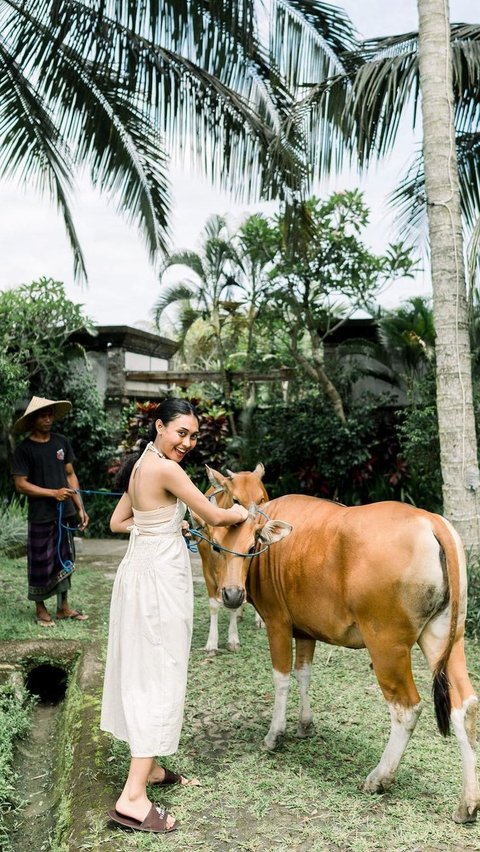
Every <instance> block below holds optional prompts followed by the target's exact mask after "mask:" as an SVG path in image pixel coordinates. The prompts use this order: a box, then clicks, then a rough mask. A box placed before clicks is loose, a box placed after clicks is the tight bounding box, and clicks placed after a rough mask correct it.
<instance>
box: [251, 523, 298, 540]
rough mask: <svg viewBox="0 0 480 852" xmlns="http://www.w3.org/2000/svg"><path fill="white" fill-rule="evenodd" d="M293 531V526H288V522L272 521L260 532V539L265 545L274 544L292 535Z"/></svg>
mask: <svg viewBox="0 0 480 852" xmlns="http://www.w3.org/2000/svg"><path fill="white" fill-rule="evenodd" d="M292 530H293V527H292V525H291V524H287V522H286V521H277V520H270V521H267V523H266V524H264V525H263V527H261V528H260V529H259V530H258V538H259V539H260V541H264V542H265V544H273V543H274V542H275V541H281V540H282V538H285V537H286V536H287V535H290V533H291V532H292Z"/></svg>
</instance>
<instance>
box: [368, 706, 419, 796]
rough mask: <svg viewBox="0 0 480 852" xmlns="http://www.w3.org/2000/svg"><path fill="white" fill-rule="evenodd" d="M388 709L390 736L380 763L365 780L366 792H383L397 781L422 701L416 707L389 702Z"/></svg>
mask: <svg viewBox="0 0 480 852" xmlns="http://www.w3.org/2000/svg"><path fill="white" fill-rule="evenodd" d="M388 709H389V711H390V720H391V727H390V737H389V740H388V743H387V745H386V747H385V750H384V752H383V754H382V756H381V758H380V763H379V764H378V766H376V767H375V769H373V770H372V772H370V775H368V777H367V778H366V780H365V784H364V785H363V789H364V791H365V792H366V793H383V792H384V790H388V788H389V787H391V785H392V784H393V782H394V781H395V773H396V771H397V769H398V764H399V763H400V761H401V759H402V756H403V753H404V751H405V749H406V747H407V745H408V741H409V739H410V737H411V736H412V733H413V731H414V730H415V725H416V724H417V722H418V718H419V716H420V713H421V712H422V702H421V701H419V702H418V704H416V705H415V706H414V707H402V706H400V705H399V704H390V702H388Z"/></svg>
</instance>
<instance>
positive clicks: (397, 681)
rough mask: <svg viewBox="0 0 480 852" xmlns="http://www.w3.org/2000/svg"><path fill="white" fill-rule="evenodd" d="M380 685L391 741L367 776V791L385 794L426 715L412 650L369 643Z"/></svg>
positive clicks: (404, 647)
mask: <svg viewBox="0 0 480 852" xmlns="http://www.w3.org/2000/svg"><path fill="white" fill-rule="evenodd" d="M367 648H368V649H369V651H370V655H371V658H372V663H373V668H374V670H375V674H376V676H377V678H378V683H379V685H380V688H381V690H382V692H383V694H384V696H385V699H386V701H387V704H388V709H389V712H390V737H389V740H388V743H387V745H386V747H385V750H384V752H383V754H382V756H381V758H380V763H379V764H378V766H376V767H375V769H373V771H372V772H370V774H369V775H368V776H367V778H366V780H365V783H364V785H363V789H364V790H365V792H367V793H383V792H384V790H388V788H389V787H390V786H391V785H392V784H393V782H394V781H395V775H396V771H397V769H398V765H399V763H400V761H401V759H402V756H403V753H404V751H405V749H406V747H407V745H408V742H409V740H410V737H411V735H412V733H413V731H414V729H415V725H416V724H417V721H418V718H419V716H420V713H421V711H422V706H421V701H420V696H419V694H418V691H417V688H416V686H415V683H414V680H413V675H412V668H411V658H410V647H409V646H407V645H404V646H392V645H383V646H382V647H381V648H379V647H378V646H377V645H376V643H371V644H368V643H367Z"/></svg>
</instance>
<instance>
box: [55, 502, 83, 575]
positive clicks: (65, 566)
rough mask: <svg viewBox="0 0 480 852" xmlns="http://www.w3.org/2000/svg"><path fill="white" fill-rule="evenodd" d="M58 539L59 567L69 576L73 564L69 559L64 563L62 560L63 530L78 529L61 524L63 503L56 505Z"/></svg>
mask: <svg viewBox="0 0 480 852" xmlns="http://www.w3.org/2000/svg"><path fill="white" fill-rule="evenodd" d="M57 509H58V537H57V556H58V561H59V562H60V565H61V566H62V568H63V570H64V571H65V572H66V574H67V576H68V574H71V573H72V571H73V569H74V567H75V566H74V564H73V562H72V560H71V559H67V560H66V561H65V562H64V561H63V559H62V539H63V530H69V531H70V532H71V531H73V530H75V529H78V527H70V526H68V524H64V523H62V515H63V503H58V505H57Z"/></svg>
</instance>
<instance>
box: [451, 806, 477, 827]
mask: <svg viewBox="0 0 480 852" xmlns="http://www.w3.org/2000/svg"><path fill="white" fill-rule="evenodd" d="M452 819H453V821H454V822H456V823H458V825H467V824H468V823H472V822H476V821H477V805H473V806H472V807H471V808H469V807H468V805H467V804H466V802H460V804H459V806H458V808H457V810H456V811H454V813H453V814H452Z"/></svg>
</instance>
